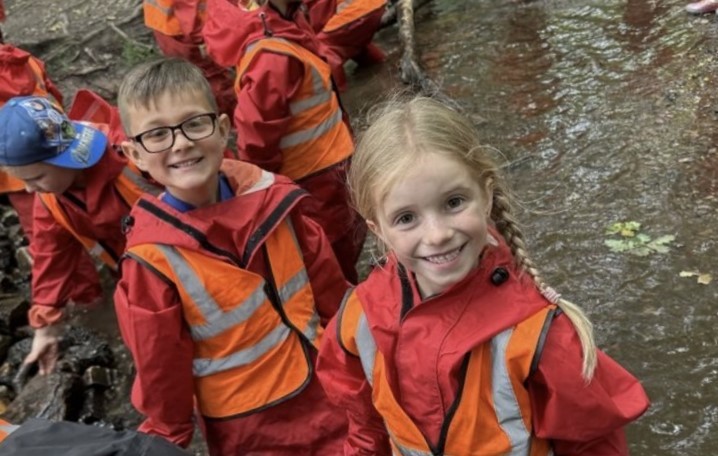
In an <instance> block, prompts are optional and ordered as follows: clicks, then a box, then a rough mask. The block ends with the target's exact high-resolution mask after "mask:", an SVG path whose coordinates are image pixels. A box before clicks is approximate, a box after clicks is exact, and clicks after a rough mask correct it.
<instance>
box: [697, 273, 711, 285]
mask: <svg viewBox="0 0 718 456" xmlns="http://www.w3.org/2000/svg"><path fill="white" fill-rule="evenodd" d="M712 280H713V277H712V276H711V275H710V274H701V275H699V276H698V283H700V284H701V285H708V284H709V283H711V281H712Z"/></svg>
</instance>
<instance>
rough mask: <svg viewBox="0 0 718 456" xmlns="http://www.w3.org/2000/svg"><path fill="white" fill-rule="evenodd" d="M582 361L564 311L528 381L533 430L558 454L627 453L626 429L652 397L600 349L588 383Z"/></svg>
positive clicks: (578, 347)
mask: <svg viewBox="0 0 718 456" xmlns="http://www.w3.org/2000/svg"><path fill="white" fill-rule="evenodd" d="M582 362H583V356H582V353H581V344H580V342H579V339H578V335H577V334H576V331H575V329H574V328H573V325H572V324H571V322H570V320H569V319H568V317H566V316H565V315H560V316H559V317H558V318H557V319H556V320H554V321H553V323H552V325H551V328H550V330H549V333H548V336H547V339H546V343H545V345H544V349H543V353H542V354H541V360H540V362H539V365H538V369H537V371H536V372H535V373H534V374H533V376H532V377H531V378H530V379H529V380H528V388H529V396H530V398H531V409H532V410H533V425H534V432H535V434H536V435H537V436H538V437H541V438H545V439H549V440H551V441H552V443H553V448H554V454H556V455H557V456H561V455H571V456H574V455H582V456H583V455H586V456H588V455H590V456H609V455H610V456H616V455H628V446H627V444H626V439H625V436H624V433H623V427H624V426H626V425H627V424H628V423H630V422H631V421H634V420H635V419H637V418H638V417H639V416H641V415H642V414H643V413H644V412H645V411H646V409H647V408H648V405H649V401H648V397H647V396H646V393H645V391H644V390H643V387H642V386H641V384H640V383H639V382H638V380H637V379H636V378H635V377H634V376H633V375H631V374H630V373H629V372H628V371H626V370H625V369H624V368H623V367H621V366H620V365H619V364H618V363H616V361H614V360H613V359H611V358H610V357H609V356H608V355H606V354H605V353H603V352H601V351H600V350H599V351H598V365H597V367H596V371H595V373H594V376H593V378H592V380H591V381H590V383H588V384H587V383H586V382H585V381H584V380H583V378H582V377H581V366H582Z"/></svg>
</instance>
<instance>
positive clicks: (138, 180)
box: [122, 166, 162, 196]
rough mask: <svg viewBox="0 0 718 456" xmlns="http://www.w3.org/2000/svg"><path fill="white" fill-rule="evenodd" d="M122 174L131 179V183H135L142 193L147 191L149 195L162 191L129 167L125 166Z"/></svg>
mask: <svg viewBox="0 0 718 456" xmlns="http://www.w3.org/2000/svg"><path fill="white" fill-rule="evenodd" d="M122 175H123V176H125V177H126V178H128V179H129V180H130V181H132V183H133V184H135V185H136V186H137V187H138V188H139V189H140V190H142V192H144V193H149V194H150V195H154V196H157V195H159V194H160V193H161V192H162V189H160V188H159V187H157V186H155V185H152V184H150V183H149V181H147V179H145V178H144V177H142V176H139V175H137V173H135V172H133V171H132V170H131V169H130V168H128V167H126V166H125V169H123V170H122Z"/></svg>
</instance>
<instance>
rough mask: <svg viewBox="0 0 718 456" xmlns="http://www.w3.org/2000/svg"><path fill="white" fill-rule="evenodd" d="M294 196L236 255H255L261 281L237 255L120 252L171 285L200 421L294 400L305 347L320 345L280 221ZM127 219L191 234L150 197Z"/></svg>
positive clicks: (309, 296) (290, 233)
mask: <svg viewBox="0 0 718 456" xmlns="http://www.w3.org/2000/svg"><path fill="white" fill-rule="evenodd" d="M260 176H261V177H260V178H259V179H257V180H256V181H255V182H254V183H253V184H252V185H251V186H250V187H249V189H247V190H245V191H244V193H242V194H243V195H246V194H250V193H253V192H257V191H260V190H263V189H265V188H267V187H268V186H269V185H271V184H272V183H273V182H274V181H273V179H272V178H271V177H272V176H273V175H272V174H270V173H268V172H266V171H263V172H262V173H261V175H260ZM229 177H230V178H232V176H229ZM245 183H246V182H245ZM297 192H301V191H299V190H297V191H295V192H293V193H290V194H288V195H286V196H285V197H284V199H283V200H282V201H280V202H278V203H277V207H276V208H275V209H274V211H273V212H272V213H271V214H270V215H269V216H268V217H266V218H265V219H264V220H260V221H257V222H256V226H257V230H256V231H255V232H254V233H253V234H252V235H251V236H249V241H248V245H247V246H246V247H245V248H244V249H243V251H244V252H253V251H254V250H255V249H257V248H261V249H263V251H264V254H265V261H266V262H267V263H268V264H269V271H268V274H267V277H263V276H262V275H260V274H257V273H255V272H251V271H249V270H247V269H245V268H244V267H243V265H242V263H243V260H242V259H240V258H234V256H233V255H225V254H223V253H222V252H220V251H218V250H217V249H215V248H210V247H206V246H201V245H199V246H197V248H194V249H193V248H189V247H188V246H185V247H182V246H176V245H171V244H157V243H141V244H137V245H131V246H130V247H129V248H128V250H127V253H126V256H127V257H129V258H132V259H134V260H136V261H138V262H140V263H141V264H145V265H148V266H149V267H150V268H151V269H152V270H153V271H155V272H156V273H157V274H159V275H160V276H161V277H162V278H163V280H164V281H166V282H167V283H173V284H174V285H175V286H176V288H177V291H178V294H179V296H180V299H181V301H182V310H183V315H184V319H185V322H186V323H187V326H188V327H189V330H190V334H191V337H192V339H193V342H194V346H195V350H194V361H193V375H194V378H195V394H196V396H197V406H198V408H199V410H200V412H201V413H202V415H203V416H206V417H209V418H225V417H231V416H235V415H239V414H243V415H246V414H249V413H255V412H259V411H262V410H264V409H266V408H268V407H271V406H273V405H274V404H277V403H279V402H282V401H284V400H287V399H289V398H291V397H293V396H294V395H296V394H297V393H298V392H299V391H301V390H302V389H303V388H305V386H306V385H307V383H308V382H309V381H310V378H311V375H312V361H311V358H310V354H309V350H308V349H309V344H311V345H313V346H314V347H316V348H318V347H319V340H320V337H321V335H322V333H323V329H322V327H321V326H320V320H319V314H318V313H317V310H316V307H315V303H314V295H313V293H312V289H311V286H310V283H309V277H308V275H307V271H306V270H305V266H304V259H303V256H302V252H301V250H300V247H299V244H298V242H297V239H296V236H295V233H294V229H293V228H292V224H291V221H290V220H289V218H284V217H282V216H281V214H283V213H284V212H285V211H286V210H287V209H286V208H287V207H288V206H289V205H291V204H294V203H293V202H294V201H295V200H296V198H297V197H298V196H297V195H299V194H300V193H297ZM301 194H304V192H301ZM138 211H142V214H138ZM133 214H135V215H137V216H138V218H137V220H140V217H139V216H140V215H141V217H142V218H141V220H143V221H142V223H145V220H146V219H147V218H148V217H149V218H157V219H158V222H159V221H160V220H161V221H163V222H165V223H166V224H167V225H166V226H167V227H168V228H172V225H175V224H176V225H177V226H176V227H174V228H179V229H183V230H185V231H187V230H190V231H193V232H194V230H195V229H193V227H187V226H186V225H183V223H182V222H181V221H179V220H174V221H173V217H172V215H171V214H169V213H167V212H165V211H163V209H162V208H160V207H159V206H156V205H154V203H152V202H151V201H150V200H148V199H144V198H143V199H141V200H140V201H139V202H138V204H137V205H136V206H135V209H134V210H133ZM163 226H164V225H163ZM265 236H266V238H265ZM170 238H171V236H170V235H168V236H167V239H170ZM262 239H264V240H263V241H262ZM252 244H254V245H252ZM240 251H242V249H241V250H240ZM229 283H232V284H233V285H232V286H228V284H229Z"/></svg>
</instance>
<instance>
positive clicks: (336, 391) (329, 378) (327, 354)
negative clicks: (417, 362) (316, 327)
mask: <svg viewBox="0 0 718 456" xmlns="http://www.w3.org/2000/svg"><path fill="white" fill-rule="evenodd" d="M337 324H338V318H337V317H334V318H333V319H332V320H331V322H330V323H329V326H328V327H327V330H326V331H325V333H324V337H323V338H322V346H321V348H320V350H319V358H318V360H317V376H318V377H319V381H320V382H321V383H322V386H323V387H324V390H325V392H326V393H327V397H328V398H329V400H330V401H332V403H334V404H335V405H336V406H337V407H341V408H343V409H345V410H346V413H347V419H348V420H349V431H348V434H347V439H346V441H345V442H344V456H370V455H371V456H385V455H386V456H389V455H391V448H390V446H389V436H388V434H387V432H386V427H384V421H383V420H382V418H381V416H380V415H379V412H377V411H376V409H375V408H374V404H373V403H372V399H371V394H372V390H371V386H370V385H369V382H368V381H367V379H366V377H365V376H364V371H363V370H362V367H361V361H360V359H359V357H357V356H354V355H353V354H350V353H348V352H347V351H345V350H344V349H343V348H342V347H341V345H340V344H339V341H338V338H337Z"/></svg>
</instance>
